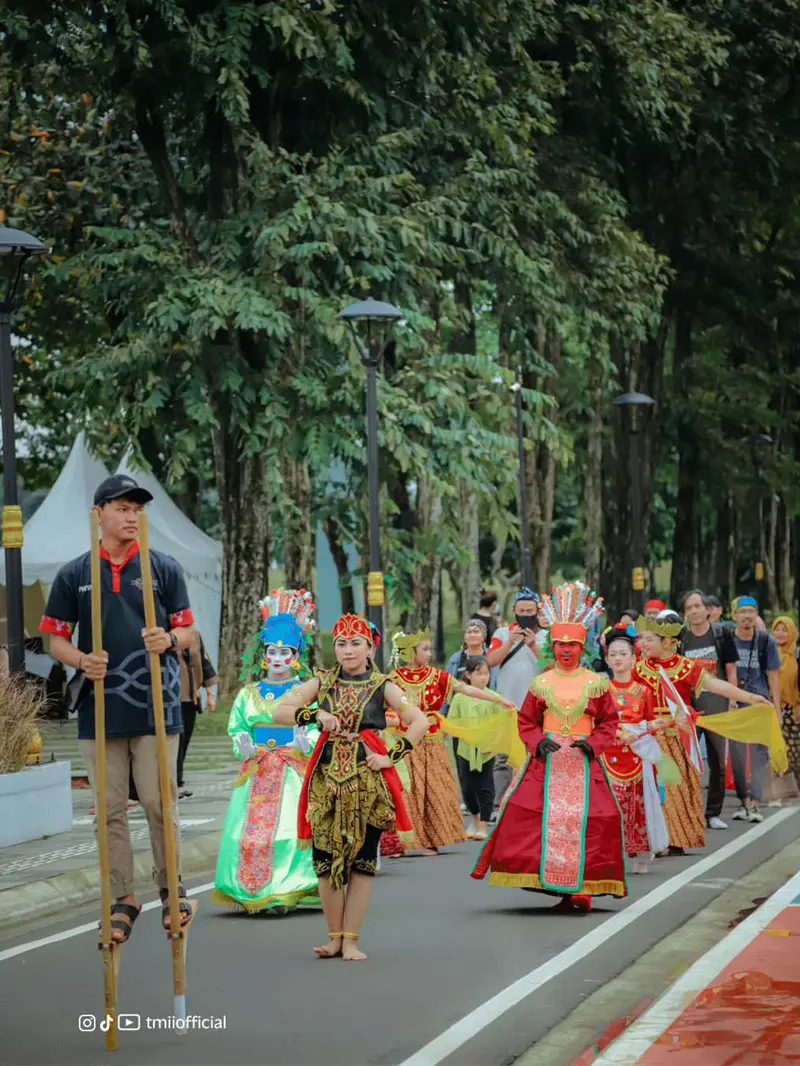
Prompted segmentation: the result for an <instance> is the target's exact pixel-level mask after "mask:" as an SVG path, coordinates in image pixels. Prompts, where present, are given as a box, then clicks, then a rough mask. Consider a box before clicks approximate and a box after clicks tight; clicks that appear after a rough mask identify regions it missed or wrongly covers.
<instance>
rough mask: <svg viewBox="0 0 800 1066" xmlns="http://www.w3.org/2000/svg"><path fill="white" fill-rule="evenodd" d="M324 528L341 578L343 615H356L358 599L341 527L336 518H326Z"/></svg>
mask: <svg viewBox="0 0 800 1066" xmlns="http://www.w3.org/2000/svg"><path fill="white" fill-rule="evenodd" d="M322 528H323V530H324V532H325V536H326V537H327V538H328V547H329V548H330V551H331V555H332V556H333V563H334V566H335V567H336V573H337V575H338V577H339V593H340V595H341V597H342V614H355V613H356V597H355V591H354V589H353V578H352V575H351V573H350V562H349V560H348V558H347V551H346V550H345V547H344V544H343V543H342V540H341V532H342V530H341V526H340V525H339V523H338V522H337V521H336V519H335V518H326V519H325V521H324V522H323V525H322Z"/></svg>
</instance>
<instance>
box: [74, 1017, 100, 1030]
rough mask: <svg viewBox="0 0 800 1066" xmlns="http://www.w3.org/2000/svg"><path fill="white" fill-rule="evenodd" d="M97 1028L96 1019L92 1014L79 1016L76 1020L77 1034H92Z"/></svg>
mask: <svg viewBox="0 0 800 1066" xmlns="http://www.w3.org/2000/svg"><path fill="white" fill-rule="evenodd" d="M96 1028H97V1018H95V1016H94V1015H93V1014H81V1016H80V1017H79V1018H78V1032H79V1033H93V1032H94V1031H95V1029H96Z"/></svg>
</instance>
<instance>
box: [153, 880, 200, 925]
mask: <svg viewBox="0 0 800 1066" xmlns="http://www.w3.org/2000/svg"><path fill="white" fill-rule="evenodd" d="M178 895H179V896H180V904H179V908H178V909H179V912H180V918H181V929H184V928H185V927H186V926H187V925H188V924H189V922H190V921H191V920H192V918H194V911H195V908H194V906H193V905H192V903H191V902H190V901H189V900H188V899H187V897H186V889H185V888H184V887H183V885H180V886H179V887H178ZM158 897H159V899H160V900H161V924H162V925H163V927H164V928H165V929H166V931H167V932H168V933H169V932H170V930H171V928H172V926H171V923H170V918H169V889H168V888H160V889H159V890H158Z"/></svg>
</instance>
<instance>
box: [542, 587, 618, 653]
mask: <svg viewBox="0 0 800 1066" xmlns="http://www.w3.org/2000/svg"><path fill="white" fill-rule="evenodd" d="M542 610H543V612H544V616H545V618H546V619H547V621H548V622H549V623H550V639H551V641H553V642H554V643H562V644H567V643H570V642H572V641H576V642H577V643H578V644H585V643H586V635H587V630H588V629H589V628H590V627H591V626H592V625H593V623H594V622H595V621H596V619H597V618H598V617H599V616H600V615H601V614H602V613H603V610H604V606H603V601H602V599H601V598H600V597H599V596H598V595H597V594H596V593H595V592H593V591H592V590H591V589H590V588H589V587H588V586H587V585H584V584H583V582H582V581H574V582H572V581H570V582H567V583H566V584H564V585H559V587H558V588H555V589H553V592H552V594H551V595H550V596H545V598H544V599H543V600H542Z"/></svg>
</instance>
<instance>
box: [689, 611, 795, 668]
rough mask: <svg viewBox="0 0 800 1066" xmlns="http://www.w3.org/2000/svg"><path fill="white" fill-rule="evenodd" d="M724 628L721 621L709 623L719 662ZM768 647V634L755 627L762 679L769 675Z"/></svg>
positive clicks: (719, 661)
mask: <svg viewBox="0 0 800 1066" xmlns="http://www.w3.org/2000/svg"><path fill="white" fill-rule="evenodd" d="M725 628H726V627H725V626H724V625H723V624H722V623H721V622H712V623H711V635H712V637H713V638H714V647H715V648H716V650H717V663H721V662H722V652H723V642H724V638H725ZM685 632H686V631H685V630H684V634H683V635H682V636H681V644H680V649H679V650H680V653H681V655H683V654H684V650H685V645H684V637H685ZM731 639H733V632H731ZM734 646H735V645H734ZM768 648H769V634H768V633H765V632H764V631H763V630H760V629H757V630H756V651H757V653H758V665H759V669H760V670H761V676H762V677H763V678H764V680H767V678H768V677H769V672H768V670H767V649H768ZM798 658H800V648H798Z"/></svg>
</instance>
